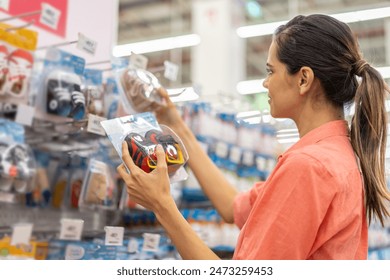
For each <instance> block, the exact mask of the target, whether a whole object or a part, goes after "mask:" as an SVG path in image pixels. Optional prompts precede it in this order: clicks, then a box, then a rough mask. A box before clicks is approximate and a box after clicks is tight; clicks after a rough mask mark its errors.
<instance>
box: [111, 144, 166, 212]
mask: <svg viewBox="0 0 390 280" xmlns="http://www.w3.org/2000/svg"><path fill="white" fill-rule="evenodd" d="M156 156H157V166H156V168H155V169H154V170H153V171H152V172H150V173H146V172H145V171H143V170H142V169H141V168H139V167H138V166H136V165H135V163H134V161H133V159H132V158H131V156H130V154H129V150H128V147H127V143H126V142H125V141H124V142H123V143H122V160H123V162H124V163H125V164H126V166H127V167H128V169H129V171H130V173H128V172H127V170H126V166H125V165H124V164H123V163H122V164H121V165H119V166H118V168H117V171H118V173H119V175H120V176H121V177H122V179H123V180H124V181H125V183H126V186H127V193H128V194H129V196H130V198H131V200H133V201H134V202H136V203H138V204H140V205H142V206H143V207H145V208H147V209H149V210H151V211H153V212H155V213H156V212H157V211H158V210H159V209H161V206H164V205H165V204H166V203H171V202H172V201H173V198H172V196H171V193H170V182H169V176H168V167H167V163H166V161H165V152H164V149H163V148H162V146H161V145H157V147H156Z"/></svg>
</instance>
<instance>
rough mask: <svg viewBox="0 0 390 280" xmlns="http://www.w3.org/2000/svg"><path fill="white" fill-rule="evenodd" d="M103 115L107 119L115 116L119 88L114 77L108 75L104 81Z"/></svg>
mask: <svg viewBox="0 0 390 280" xmlns="http://www.w3.org/2000/svg"><path fill="white" fill-rule="evenodd" d="M103 88H104V94H103V96H104V116H105V117H106V118H107V119H113V118H116V117H117V111H118V103H119V102H118V101H119V90H118V86H117V83H116V80H115V78H114V77H108V78H107V79H106V81H105V83H104V87H103Z"/></svg>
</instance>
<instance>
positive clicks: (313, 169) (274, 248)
mask: <svg viewBox="0 0 390 280" xmlns="http://www.w3.org/2000/svg"><path fill="white" fill-rule="evenodd" d="M332 185H333V184H332V176H331V174H329V172H328V171H327V169H326V168H325V167H324V166H323V165H322V164H321V163H320V162H319V161H318V160H316V159H314V158H312V157H310V156H308V155H302V154H299V155H298V154H297V155H290V156H289V157H288V159H285V161H284V162H282V163H280V165H279V167H278V169H277V170H275V171H274V172H273V173H272V174H271V176H270V177H269V178H268V180H267V181H266V182H265V184H264V186H263V187H262V192H261V195H260V196H257V198H256V201H254V202H252V204H251V205H252V211H251V212H250V214H249V217H248V219H247V221H246V224H245V227H244V228H243V229H242V231H241V233H240V235H242V236H240V239H239V244H238V247H237V252H236V253H235V259H306V258H307V257H308V254H309V252H310V250H311V248H312V246H313V243H314V240H315V237H316V234H317V231H318V229H319V227H320V225H321V222H322V220H323V218H324V216H325V215H326V212H327V210H328V207H329V206H330V204H331V201H332V199H333V197H334V195H335V191H334V188H335V187H334V186H332ZM250 197H251V196H250V195H249V200H250ZM238 199H243V198H238ZM247 201H248V199H247ZM237 203H238V204H239V200H238V201H237ZM241 203H244V202H241ZM242 208H244V207H243V206H241V209H242Z"/></svg>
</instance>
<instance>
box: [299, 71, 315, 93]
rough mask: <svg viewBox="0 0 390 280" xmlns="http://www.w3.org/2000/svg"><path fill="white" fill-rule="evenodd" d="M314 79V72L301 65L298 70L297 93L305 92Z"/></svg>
mask: <svg viewBox="0 0 390 280" xmlns="http://www.w3.org/2000/svg"><path fill="white" fill-rule="evenodd" d="M313 81H314V72H313V70H312V69H311V68H310V67H307V66H303V67H301V69H300V70H299V72H298V87H299V94H301V95H304V94H306V93H307V92H308V91H309V90H310V88H311V86H312V84H313Z"/></svg>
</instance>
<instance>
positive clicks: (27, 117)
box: [15, 104, 35, 126]
mask: <svg viewBox="0 0 390 280" xmlns="http://www.w3.org/2000/svg"><path fill="white" fill-rule="evenodd" d="M34 116H35V107H31V106H28V105H25V104H19V105H18V110H17V111H16V117H15V122H17V123H20V124H22V125H26V126H31V125H32V123H33V120H34Z"/></svg>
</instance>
